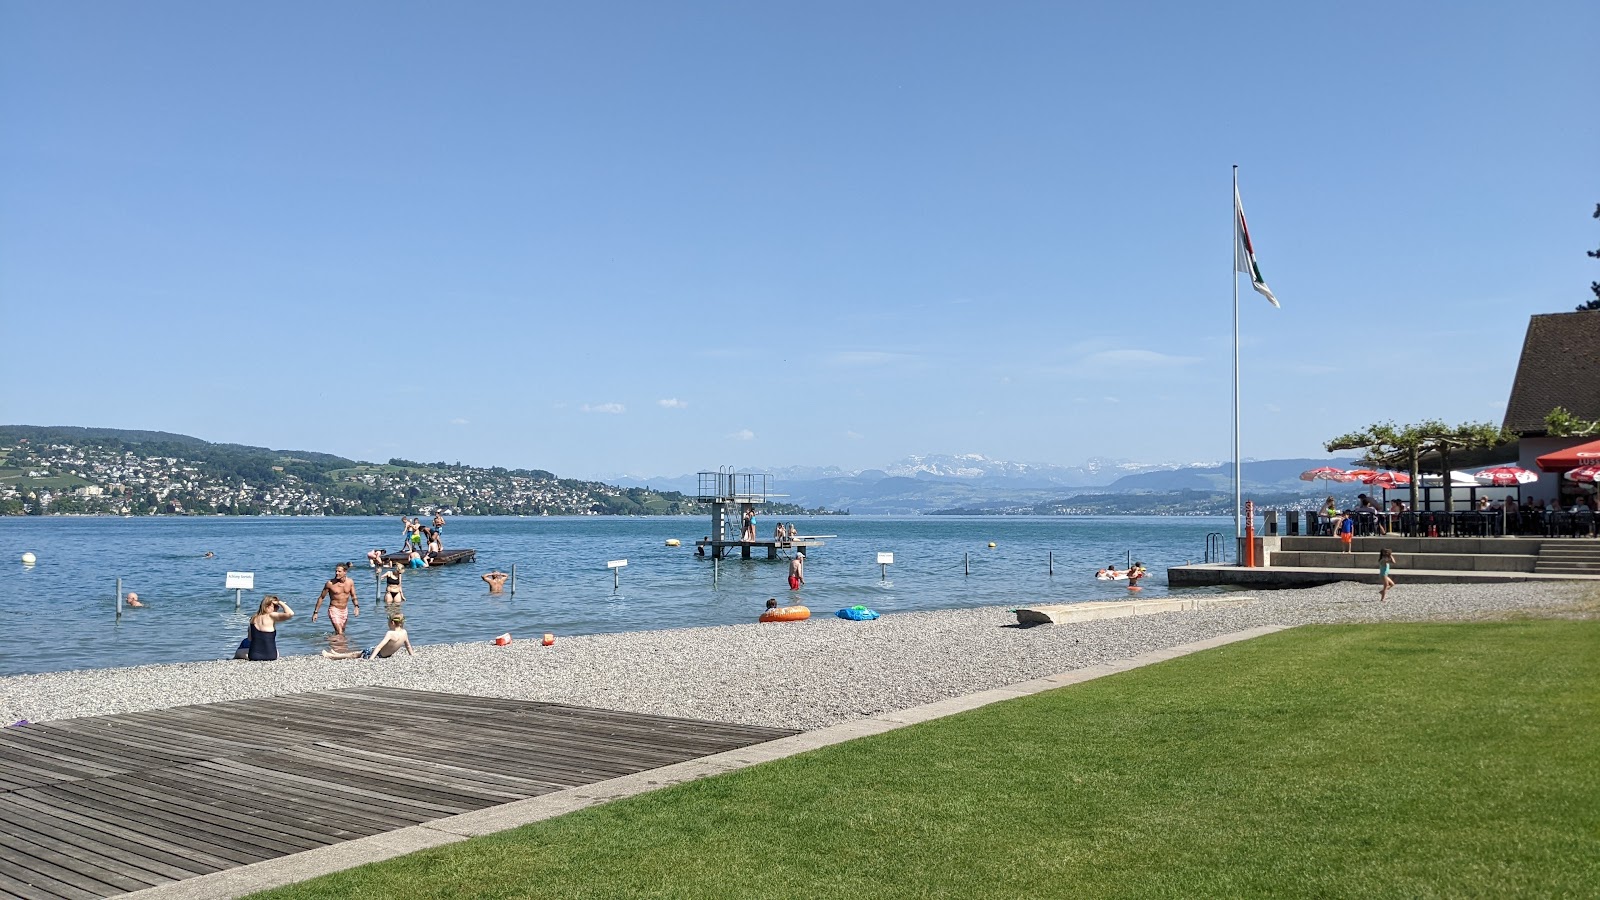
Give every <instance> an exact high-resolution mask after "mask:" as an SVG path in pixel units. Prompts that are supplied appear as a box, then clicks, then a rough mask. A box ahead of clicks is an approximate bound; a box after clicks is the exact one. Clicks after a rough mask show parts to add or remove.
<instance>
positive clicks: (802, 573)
mask: <svg viewBox="0 0 1600 900" xmlns="http://www.w3.org/2000/svg"><path fill="white" fill-rule="evenodd" d="M805 583H806V558H805V556H804V555H803V554H799V553H796V554H795V555H794V559H791V560H789V590H791V591H798V590H800V585H802V584H805Z"/></svg>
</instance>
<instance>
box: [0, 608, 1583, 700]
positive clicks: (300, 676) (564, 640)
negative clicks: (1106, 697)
mask: <svg viewBox="0 0 1600 900" xmlns="http://www.w3.org/2000/svg"><path fill="white" fill-rule="evenodd" d="M1377 593H1378V592H1377V588H1376V587H1375V586H1373V585H1367V584H1356V583H1353V582H1347V583H1341V584H1334V585H1325V586H1322V587H1315V588H1304V589H1299V590H1278V591H1263V592H1257V593H1251V594H1240V595H1239V597H1241V598H1242V597H1251V598H1253V599H1252V600H1251V601H1250V602H1248V603H1244V604H1242V605H1238V606H1231V607H1219V608H1210V609H1202V610H1198V611H1193V612H1174V613H1161V614H1155V615H1143V616H1135V617H1128V618H1121V619H1104V620H1100V621H1095V622H1085V623H1075V624H1064V625H1041V626H1036V627H1030V628H1022V627H1018V626H1017V625H1016V616H1015V615H1014V614H1013V612H1012V611H1011V609H1010V608H1008V607H1004V606H989V607H980V608H973V609H948V610H934V611H923V612H906V613H898V614H895V615H890V616H885V617H883V618H881V619H878V620H876V621H871V622H852V621H847V620H843V619H839V618H835V617H834V616H832V615H831V611H825V612H823V611H816V610H814V611H813V618H812V619H810V620H809V621H805V622H791V623H779V624H768V625H760V624H755V623H753V622H752V623H751V624H748V625H731V626H719V627H711V628H692V629H679V630H665V631H641V632H627V633H618V634H604V635H592V636H583V637H562V636H560V635H557V639H556V642H555V643H554V644H553V645H552V646H548V647H546V646H541V644H540V642H539V640H538V637H539V635H516V636H514V637H515V640H514V641H513V643H512V644H511V645H510V646H507V647H497V646H493V645H491V644H488V643H475V644H436V645H429V644H427V640H428V636H427V635H426V634H416V633H414V634H412V642H413V643H414V644H416V645H417V653H416V655H415V656H410V657H408V656H406V655H405V654H403V653H402V654H400V655H398V656H396V657H394V658H391V659H386V660H328V659H324V658H322V657H320V656H302V657H287V658H284V659H280V660H277V661H275V662H269V663H252V662H244V661H235V660H218V661H215V662H202V663H181V664H175V665H155V666H137V667H132V668H120V669H85V670H76V671H64V672H50V673H45V674H37V675H19V676H11V677H6V678H0V722H5V723H8V724H9V723H11V722H15V721H17V720H23V719H25V720H28V721H32V722H42V721H48V720H51V719H64V718H72V717H77V716H94V715H108V714H114V713H124V712H134V711H138V710H148V709H161V708H167V707H173V706H183V705H188V704H195V703H211V702H217V701H222V700H240V699H246V698H253V697H269V696H274V695H278V694H288V693H300V692H306V691H319V690H329V689H336V688H346V687H356V686H364V685H384V686H389V687H396V688H407V689H413V690H427V691H439V692H444V693H461V694H474V695H480V696H491V697H505V698H512V699H521V700H539V701H546V702H553V703H567V704H573V705H578V706H592V707H602V708H608V709H618V710H626V711H631V712H641V713H652V714H657V715H668V716H684V717H689V718H696V719H709V720H716V721H725V722H739V723H745V724H751V725H764V726H772V727H780V728H795V729H812V728H818V727H822V726H826V725H832V724H835V723H838V722H843V721H848V720H851V719H858V718H862V717H865V716H871V715H876V714H880V713H886V712H892V711H896V710H901V709H907V708H909V707H913V706H918V705H920V704H924V703H929V702H933V701H936V700H941V699H945V698H949V697H956V696H962V695H965V694H971V693H975V692H978V691H983V690H988V689H991V688H997V687H1003V686H1005V685H1009V684H1014V683H1017V682H1020V681H1026V680H1029V679H1032V678H1038V677H1041V676H1045V675H1052V674H1056V673H1059V672H1066V671H1070V670H1073V669H1079V668H1083V667H1085V666H1091V665H1096V664H1099V663H1105V662H1113V661H1116V660H1121V659H1126V658H1128V657H1131V656H1134V655H1136V654H1139V653H1143V652H1146V651H1150V650H1159V649H1165V648H1168V647H1174V646H1177V645H1180V644H1185V643H1189V642H1192V641H1198V640H1203V639H1205V638H1209V637H1214V636H1217V635H1221V634H1227V633H1229V632H1234V631H1240V630H1243V629H1246V628H1252V627H1255V626H1258V625H1288V626H1293V625H1303V624H1311V623H1345V622H1381V621H1430V620H1470V619H1479V618H1488V617H1496V616H1500V615H1504V614H1507V613H1516V612H1519V611H1526V612H1536V611H1549V610H1562V609H1572V608H1575V607H1578V606H1579V605H1583V604H1592V602H1593V600H1594V599H1596V598H1597V597H1600V588H1597V587H1596V586H1595V585H1593V584H1585V583H1567V584H1549V583H1526V582H1524V583H1512V584H1500V585H1442V584H1438V585H1406V584H1405V583H1404V582H1403V580H1402V582H1401V584H1400V586H1399V587H1397V588H1395V589H1394V591H1393V592H1392V593H1391V595H1390V599H1389V601H1388V602H1386V603H1379V602H1378V599H1377ZM1018 605H1023V604H1022V603H1021V602H1020V601H1019V604H1018ZM753 616H754V613H752V617H753ZM291 627H292V626H291ZM530 638H531V639H530Z"/></svg>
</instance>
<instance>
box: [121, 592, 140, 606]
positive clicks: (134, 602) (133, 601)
mask: <svg viewBox="0 0 1600 900" xmlns="http://www.w3.org/2000/svg"><path fill="white" fill-rule="evenodd" d="M125 602H126V603H127V604H128V605H129V606H143V605H144V604H143V603H140V602H139V595H138V594H135V593H134V592H133V591H129V592H128V599H127V600H126V601H125Z"/></svg>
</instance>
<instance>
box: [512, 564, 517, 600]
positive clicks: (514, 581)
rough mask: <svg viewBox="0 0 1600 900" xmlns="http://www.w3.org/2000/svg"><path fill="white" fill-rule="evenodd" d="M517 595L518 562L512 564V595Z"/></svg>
mask: <svg viewBox="0 0 1600 900" xmlns="http://www.w3.org/2000/svg"><path fill="white" fill-rule="evenodd" d="M516 595H517V564H516V563H512V564H511V596H513V597H515V596H516Z"/></svg>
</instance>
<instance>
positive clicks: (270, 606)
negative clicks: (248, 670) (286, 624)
mask: <svg viewBox="0 0 1600 900" xmlns="http://www.w3.org/2000/svg"><path fill="white" fill-rule="evenodd" d="M292 618H294V610H292V609H290V608H289V604H287V603H285V602H283V601H282V600H279V599H278V595H277V594H268V595H266V596H265V597H262V598H261V606H260V607H258V608H257V609H256V614H255V615H253V616H251V617H250V652H249V654H248V655H247V656H246V657H245V658H246V659H251V660H255V661H257V662H266V661H269V660H274V659H277V658H278V623H279V622H283V621H286V620H288V619H292Z"/></svg>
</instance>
